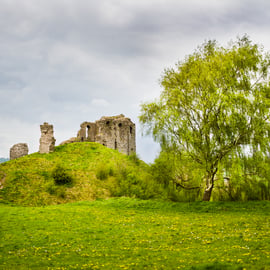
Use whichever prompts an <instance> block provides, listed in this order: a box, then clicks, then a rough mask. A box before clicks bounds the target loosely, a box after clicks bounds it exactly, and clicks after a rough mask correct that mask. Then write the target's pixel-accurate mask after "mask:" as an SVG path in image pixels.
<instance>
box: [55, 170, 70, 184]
mask: <svg viewBox="0 0 270 270" xmlns="http://www.w3.org/2000/svg"><path fill="white" fill-rule="evenodd" d="M52 178H53V180H54V183H55V184H56V185H72V184H73V178H72V176H71V175H70V174H69V173H68V172H67V171H66V170H65V169H64V168H63V167H61V166H60V165H58V166H57V167H56V168H55V169H54V170H53V172H52Z"/></svg>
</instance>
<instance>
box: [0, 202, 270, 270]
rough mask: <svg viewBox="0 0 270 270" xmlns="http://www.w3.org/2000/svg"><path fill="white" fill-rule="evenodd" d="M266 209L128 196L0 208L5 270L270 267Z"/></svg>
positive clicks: (265, 205)
mask: <svg viewBox="0 0 270 270" xmlns="http://www.w3.org/2000/svg"><path fill="white" fill-rule="evenodd" d="M269 211H270V203H269V202H248V203H191V204H188V203H168V202H167V203H166V202H157V201H153V200H152V201H142V200H138V199H131V198H119V199H109V200H105V201H103V200H102V201H100V200H98V201H94V202H78V203H72V204H63V205H58V206H47V207H35V208H32V207H10V206H5V205H2V206H1V204H0V216H1V219H0V228H1V230H0V234H1V242H0V269H270V242H269V237H270V230H269V229H270V228H269V226H270V218H269ZM202 265H204V266H202ZM205 265H210V266H212V268H211V267H210V266H209V268H207V267H206V266H205ZM191 267H193V268H191ZM214 267H216V268H214Z"/></svg>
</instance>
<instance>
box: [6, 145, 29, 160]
mask: <svg viewBox="0 0 270 270" xmlns="http://www.w3.org/2000/svg"><path fill="white" fill-rule="evenodd" d="M28 151H29V150H28V145H27V144H26V143H17V144H14V145H13V146H12V147H11V148H10V152H9V159H10V160H12V159H16V158H20V157H23V156H26V155H28Z"/></svg>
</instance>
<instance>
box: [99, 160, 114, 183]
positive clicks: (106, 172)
mask: <svg viewBox="0 0 270 270" xmlns="http://www.w3.org/2000/svg"><path fill="white" fill-rule="evenodd" d="M113 175H114V170H113V167H112V166H111V165H110V164H101V165H100V166H99V167H98V168H97V171H96V177H97V179H99V180H106V179H107V178H108V177H109V176H113Z"/></svg>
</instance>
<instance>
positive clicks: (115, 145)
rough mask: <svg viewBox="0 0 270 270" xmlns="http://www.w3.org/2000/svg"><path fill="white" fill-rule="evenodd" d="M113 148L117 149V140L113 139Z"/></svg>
mask: <svg viewBox="0 0 270 270" xmlns="http://www.w3.org/2000/svg"><path fill="white" fill-rule="evenodd" d="M114 149H115V150H116V149H117V141H116V140H115V142H114Z"/></svg>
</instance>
